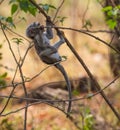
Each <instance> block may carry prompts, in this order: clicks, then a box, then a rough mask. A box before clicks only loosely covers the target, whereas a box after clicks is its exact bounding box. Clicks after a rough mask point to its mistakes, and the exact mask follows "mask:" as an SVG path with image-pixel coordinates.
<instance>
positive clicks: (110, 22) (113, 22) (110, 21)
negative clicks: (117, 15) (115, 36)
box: [107, 19, 117, 29]
mask: <svg viewBox="0 0 120 130" xmlns="http://www.w3.org/2000/svg"><path fill="white" fill-rule="evenodd" d="M107 24H108V26H109V27H110V29H114V28H115V27H116V26H117V21H116V20H113V19H109V20H107Z"/></svg>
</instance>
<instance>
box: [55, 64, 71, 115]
mask: <svg viewBox="0 0 120 130" xmlns="http://www.w3.org/2000/svg"><path fill="white" fill-rule="evenodd" d="M55 67H56V68H57V69H59V71H60V72H61V73H62V74H63V76H64V78H65V81H66V83H67V87H68V92H69V100H71V99H72V91H71V84H70V81H69V79H68V76H67V73H66V71H65V70H64V68H63V66H62V65H60V64H56V65H55ZM71 105H72V101H69V104H68V109H67V113H68V115H67V117H68V116H69V114H70V112H71Z"/></svg>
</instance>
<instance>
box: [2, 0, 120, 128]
mask: <svg viewBox="0 0 120 130" xmlns="http://www.w3.org/2000/svg"><path fill="white" fill-rule="evenodd" d="M36 1H37V3H42V4H45V3H49V4H50V5H54V6H55V7H56V8H58V7H59V6H60V3H61V2H62V1H61V0H36ZM8 3H9V1H4V2H2V4H1V5H0V10H1V11H0V16H5V17H7V16H10V15H11V12H10V9H11V5H9V4H8ZM55 13H56V10H55V9H53V8H51V9H50V10H49V12H48V15H49V16H51V18H54V16H55ZM18 17H19V18H21V19H22V18H23V17H24V18H25V20H20V19H19V18H18ZM18 17H17V16H16V17H15V19H14V21H15V25H16V28H12V30H13V31H14V32H16V33H18V34H20V35H21V36H23V37H24V38H26V39H27V37H26V34H25V33H26V32H25V30H26V28H27V26H28V25H29V24H31V23H32V22H34V21H38V22H40V23H41V24H43V25H45V18H44V17H43V16H42V14H40V13H37V14H36V16H35V17H34V16H32V15H30V14H29V13H24V12H19V15H18ZM24 18H23V19H24ZM60 18H63V21H61V22H60V21H59V19H60ZM56 26H61V27H68V28H74V29H80V30H86V29H89V30H91V31H96V30H109V28H108V26H107V25H106V22H105V16H104V14H103V12H102V6H101V5H100V4H99V3H98V1H97V0H84V1H83V0H65V2H64V4H63V5H62V7H61V8H60V10H59V12H58V18H56ZM53 31H54V38H53V39H52V40H51V44H54V43H55V42H56V41H58V40H59V38H58V37H57V34H56V31H55V30H54V29H53ZM63 31H64V33H65V35H66V37H67V38H68V40H69V41H70V43H71V44H72V46H73V47H74V48H75V49H76V51H77V52H78V54H79V55H80V57H81V58H82V59H83V61H84V62H85V64H86V65H87V67H88V68H89V69H90V71H91V73H92V74H93V75H94V76H95V77H96V79H97V80H98V82H99V83H100V84H101V86H102V87H103V86H106V85H107V84H108V83H109V82H110V81H111V80H112V79H113V76H112V73H111V70H110V67H109V55H108V53H109V48H108V46H106V45H104V44H103V43H102V42H100V41H98V40H96V39H95V38H92V37H90V36H88V35H85V34H83V33H80V32H75V31H70V30H67V29H66V30H63ZM6 34H7V36H8V38H9V40H10V44H11V46H12V49H13V50H14V52H15V55H16V57H17V58H18V59H19V58H20V57H23V56H24V54H25V53H26V50H27V48H28V46H29V42H28V41H27V40H25V39H23V40H22V42H21V43H20V44H16V43H15V42H14V38H16V37H17V38H21V37H19V36H18V35H15V34H14V33H11V32H10V31H6ZM93 35H94V36H96V37H99V38H100V39H103V40H104V41H106V42H107V43H110V41H111V38H110V35H109V34H108V33H104V32H101V33H100V32H99V33H93ZM0 39H1V41H0V44H2V47H1V48H0V53H2V59H1V60H0V65H1V66H0V74H3V73H5V72H7V77H6V81H7V84H9V83H11V81H12V79H13V77H14V74H15V69H16V66H17V65H16V63H15V60H14V58H13V56H12V54H11V52H10V49H9V46H8V43H7V41H6V39H5V37H4V35H3V32H2V30H0ZM28 40H29V41H31V40H30V39H28ZM59 53H60V55H61V56H66V57H67V60H66V61H64V62H62V63H61V64H62V65H63V66H64V68H65V70H66V71H67V74H68V76H69V78H70V79H71V80H74V79H79V78H82V77H85V76H87V73H86V72H85V70H84V68H83V67H82V66H81V64H80V63H79V62H78V61H77V59H76V57H75V56H74V55H73V53H72V52H71V50H70V49H69V48H68V46H67V44H66V43H65V44H64V45H62V46H61V47H60V49H59ZM46 67H47V65H46V64H44V63H43V62H42V61H41V60H40V59H39V57H38V56H37V54H36V52H35V49H34V47H32V49H30V51H29V52H28V54H27V56H26V58H25V61H24V64H23V67H22V70H23V73H24V77H25V78H26V79H30V78H31V77H33V76H34V75H36V74H38V73H39V72H41V71H42V70H43V69H44V68H46ZM20 81H21V77H20V74H19V73H17V76H16V77H15V82H20ZM55 81H64V78H63V76H62V75H61V73H60V72H59V71H58V70H57V69H56V68H55V67H54V66H53V67H49V68H48V69H46V70H45V71H43V72H42V73H41V74H40V75H39V76H38V77H37V78H35V79H34V80H32V81H31V82H27V83H26V87H27V90H28V91H29V90H32V89H35V88H38V87H39V86H41V85H43V84H46V83H49V82H55ZM115 85H116V84H115V83H114V84H113V85H111V86H112V87H114V86H115ZM10 90H11V88H7V89H1V90H0V93H1V94H10ZM109 92H112V91H111V90H110V89H108V91H107V92H106V93H107V94H109ZM14 94H15V95H22V94H23V90H22V88H18V89H16V90H15V93H14ZM81 95H82V94H80V95H79V96H81ZM111 95H112V96H113V95H116V94H113V93H112V94H111ZM111 95H110V96H109V98H110V97H112V96H111ZM116 98H117V99H119V96H118V95H116ZM112 101H113V100H112ZM118 101H119V100H117V103H116V102H115V104H116V107H117V108H118V109H119V103H118ZM113 102H114V101H113ZM5 103H6V100H5V99H4V100H3V101H2V106H3V104H5ZM82 103H85V104H86V105H87V107H86V106H85V107H83V108H80V110H81V113H82V112H83V113H84V112H86V113H87V112H88V113H89V111H92V114H94V115H95V120H98V121H99V126H100V125H101V126H103V127H102V128H101V127H100V128H98V127H96V129H95V130H101V129H104V130H108V129H109V128H112V127H107V126H110V124H109V123H113V126H117V125H118V124H119V123H118V121H116V118H115V116H114V115H113V113H112V112H111V110H110V109H109V108H108V106H107V105H106V103H105V102H104V101H103V99H102V98H101V97H100V95H98V96H95V98H92V99H91V100H90V99H88V100H87V101H83V102H82ZM11 104H12V103H11ZM11 104H10V105H9V107H8V109H7V110H6V112H7V111H10V110H16V109H17V108H18V106H20V105H23V104H19V105H15V106H14V107H13V106H12V105H11ZM115 104H114V105H115ZM82 105H83V104H82ZM40 108H41V109H40ZM91 109H92V110H91ZM41 110H42V111H41ZM96 113H97V114H96ZM88 115H89V114H88ZM88 115H87V116H88ZM87 116H86V118H87ZM90 116H91V113H90ZM23 117H24V111H21V112H19V113H15V114H14V116H8V118H7V120H8V121H11V122H9V123H10V124H12V125H11V128H12V129H11V130H14V127H12V126H13V125H14V126H15V125H16V124H19V128H18V130H22V129H23ZM56 117H57V118H56ZM81 117H82V114H81ZM86 118H85V119H86ZM114 118H115V119H114ZM3 119H4V118H1V124H2V122H3ZM13 119H14V121H13ZM89 119H90V121H91V120H92V119H91V117H90V118H89ZM113 119H114V121H113ZM80 121H81V120H80ZM13 122H14V123H13ZM108 122H109V123H108ZM7 123H8V122H7ZM92 123H93V120H92ZM39 124H40V126H39ZM81 124H82V123H81ZM108 124H109V125H108ZM116 124H117V125H116ZM5 128H6V127H5ZM27 128H28V130H77V128H76V127H75V124H74V123H73V122H71V121H70V120H68V119H66V117H65V115H64V114H63V113H61V112H60V111H58V110H56V109H53V108H52V107H48V106H47V105H45V104H42V105H41V104H40V105H35V106H31V107H29V110H28V125H27ZM81 129H82V128H81ZM113 129H114V128H113ZM113 129H110V130H113ZM0 130H5V129H3V127H2V129H1V128H0ZM84 130H93V129H92V127H91V129H87V128H86V129H85V128H84ZM116 130H119V127H118V129H116Z"/></svg>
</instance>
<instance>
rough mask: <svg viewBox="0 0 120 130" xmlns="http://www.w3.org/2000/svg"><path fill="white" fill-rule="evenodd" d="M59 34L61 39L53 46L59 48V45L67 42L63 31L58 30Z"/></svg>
mask: <svg viewBox="0 0 120 130" xmlns="http://www.w3.org/2000/svg"><path fill="white" fill-rule="evenodd" d="M57 35H58V37H59V38H60V40H59V41H58V42H56V43H55V44H54V45H53V46H54V47H55V48H56V49H57V50H58V49H59V47H60V46H61V45H62V44H63V43H64V42H65V40H64V38H63V36H62V32H58V33H57Z"/></svg>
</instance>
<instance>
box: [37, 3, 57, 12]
mask: <svg viewBox="0 0 120 130" xmlns="http://www.w3.org/2000/svg"><path fill="white" fill-rule="evenodd" d="M39 5H40V6H42V8H43V9H44V10H45V11H46V12H47V13H48V12H49V9H50V8H52V9H56V7H55V6H54V5H51V4H39Z"/></svg>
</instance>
